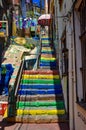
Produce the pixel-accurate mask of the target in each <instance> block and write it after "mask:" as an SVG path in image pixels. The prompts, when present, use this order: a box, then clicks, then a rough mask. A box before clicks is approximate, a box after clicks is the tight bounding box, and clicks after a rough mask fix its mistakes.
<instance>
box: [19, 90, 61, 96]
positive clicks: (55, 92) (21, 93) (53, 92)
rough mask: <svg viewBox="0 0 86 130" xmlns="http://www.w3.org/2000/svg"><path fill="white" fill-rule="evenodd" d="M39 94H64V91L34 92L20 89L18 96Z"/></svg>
mask: <svg viewBox="0 0 86 130" xmlns="http://www.w3.org/2000/svg"><path fill="white" fill-rule="evenodd" d="M37 94H40V95H41V94H45V95H46V94H62V90H53V89H51V90H48V89H47V90H46V89H45V90H44V89H43V90H37V89H34V90H28V89H22V90H21V89H20V90H19V91H18V95H37Z"/></svg>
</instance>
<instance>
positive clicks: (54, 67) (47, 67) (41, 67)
mask: <svg viewBox="0 0 86 130" xmlns="http://www.w3.org/2000/svg"><path fill="white" fill-rule="evenodd" d="M39 68H40V69H46V70H47V69H51V70H53V69H57V67H56V66H53V67H52V66H39Z"/></svg>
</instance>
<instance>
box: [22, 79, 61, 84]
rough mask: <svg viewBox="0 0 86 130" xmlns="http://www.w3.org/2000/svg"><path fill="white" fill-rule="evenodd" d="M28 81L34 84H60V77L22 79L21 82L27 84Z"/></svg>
mask: <svg viewBox="0 0 86 130" xmlns="http://www.w3.org/2000/svg"><path fill="white" fill-rule="evenodd" d="M29 83H32V84H33V83H34V84H61V80H60V79H54V80H53V79H50V80H49V79H47V80H46V79H34V80H33V79H22V80H21V84H29Z"/></svg>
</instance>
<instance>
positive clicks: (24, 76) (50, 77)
mask: <svg viewBox="0 0 86 130" xmlns="http://www.w3.org/2000/svg"><path fill="white" fill-rule="evenodd" d="M22 79H59V75H22Z"/></svg>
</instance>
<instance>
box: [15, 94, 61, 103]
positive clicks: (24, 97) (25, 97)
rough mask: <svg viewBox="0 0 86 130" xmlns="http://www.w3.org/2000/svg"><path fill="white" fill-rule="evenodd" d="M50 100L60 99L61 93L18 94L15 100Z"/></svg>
mask: <svg viewBox="0 0 86 130" xmlns="http://www.w3.org/2000/svg"><path fill="white" fill-rule="evenodd" d="M37 100H39V101H44V100H45V101H51V100H56V101H62V100H63V98H62V94H59V95H55V94H52V95H51V94H48V95H44V94H43V95H42V94H41V95H18V96H17V101H24V102H25V101H37Z"/></svg>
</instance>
